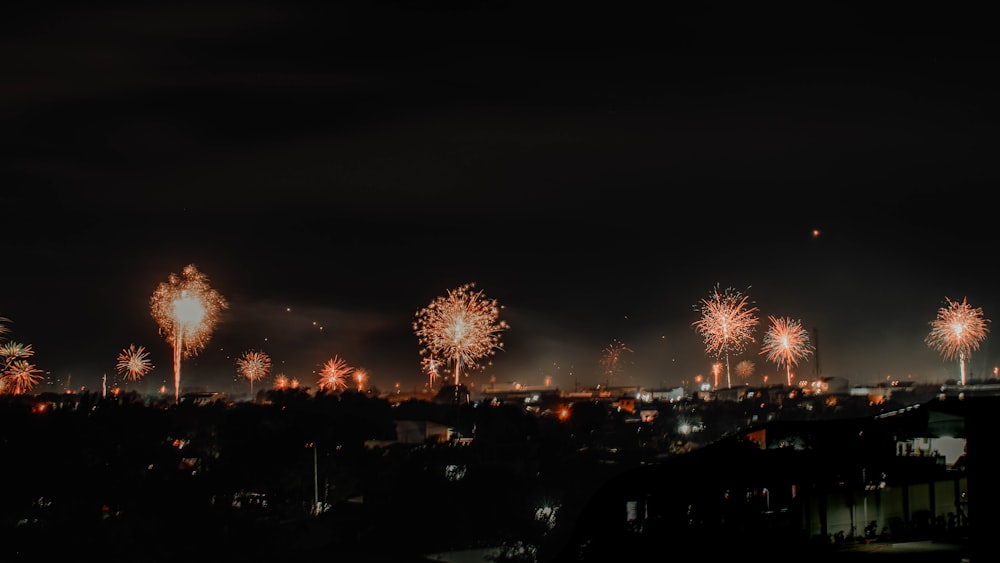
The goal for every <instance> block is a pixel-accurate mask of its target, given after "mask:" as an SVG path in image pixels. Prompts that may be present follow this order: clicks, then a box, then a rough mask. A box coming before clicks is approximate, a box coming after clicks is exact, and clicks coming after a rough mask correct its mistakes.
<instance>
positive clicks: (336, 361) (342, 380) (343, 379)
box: [318, 356, 354, 391]
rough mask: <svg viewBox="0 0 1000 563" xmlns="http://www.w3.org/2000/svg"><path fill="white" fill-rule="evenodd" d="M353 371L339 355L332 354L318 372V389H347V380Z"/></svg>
mask: <svg viewBox="0 0 1000 563" xmlns="http://www.w3.org/2000/svg"><path fill="white" fill-rule="evenodd" d="M353 373H354V368H353V367H351V366H349V365H347V362H346V361H344V359H343V358H341V357H340V356H334V357H332V358H330V359H329V360H327V361H326V363H325V364H323V368H322V369H321V370H320V372H319V382H318V383H319V390H320V391H337V390H344V389H347V380H348V378H350V377H351V374H353Z"/></svg>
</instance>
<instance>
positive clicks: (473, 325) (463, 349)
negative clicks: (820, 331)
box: [413, 283, 509, 392]
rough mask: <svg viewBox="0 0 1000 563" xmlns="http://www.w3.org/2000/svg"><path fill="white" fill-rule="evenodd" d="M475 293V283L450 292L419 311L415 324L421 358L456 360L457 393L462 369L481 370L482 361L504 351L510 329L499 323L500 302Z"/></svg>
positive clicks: (503, 323) (480, 293) (480, 292)
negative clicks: (503, 340) (426, 356)
mask: <svg viewBox="0 0 1000 563" xmlns="http://www.w3.org/2000/svg"><path fill="white" fill-rule="evenodd" d="M474 289H475V284H474V283H467V284H465V285H462V286H459V287H458V288H456V289H453V290H449V291H448V294H447V295H446V296H443V297H438V298H436V299H435V300H434V301H432V302H431V303H430V305H428V306H427V307H424V308H423V309H421V310H419V311H417V314H416V320H415V321H414V323H413V330H414V332H415V333H416V335H417V339H418V343H419V344H420V345H421V346H422V348H421V350H420V354H421V355H427V354H429V355H430V356H431V357H445V358H451V359H453V360H454V373H455V390H456V392H457V391H458V384H459V380H460V379H459V377H460V374H461V370H462V366H465V368H466V369H467V370H474V369H476V368H479V367H480V364H479V359H480V358H483V357H485V356H492V355H494V354H495V353H496V351H497V350H502V349H503V343H502V342H501V341H500V336H501V333H502V332H503V331H505V330H507V329H508V328H509V326H508V325H507V322H506V321H503V320H500V319H499V317H500V310H501V309H502V307H501V306H500V305H498V304H497V301H496V299H487V298H486V297H484V296H483V292H482V291H474Z"/></svg>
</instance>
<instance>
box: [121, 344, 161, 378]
mask: <svg viewBox="0 0 1000 563" xmlns="http://www.w3.org/2000/svg"><path fill="white" fill-rule="evenodd" d="M115 367H116V368H117V369H118V375H119V376H121V377H123V378H124V379H125V380H126V381H138V380H139V379H142V378H143V377H144V376H145V375H146V374H147V373H149V372H150V371H151V370H152V369H153V368H154V367H155V366H153V363H152V362H151V361H150V359H149V352H147V351H146V348H145V347H143V346H139V347H136V345H135V344H129V346H128V348H123V349H122V351H121V353H119V354H118V363H117V364H116V366H115Z"/></svg>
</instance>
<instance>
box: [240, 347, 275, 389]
mask: <svg viewBox="0 0 1000 563" xmlns="http://www.w3.org/2000/svg"><path fill="white" fill-rule="evenodd" d="M236 372H237V373H238V374H239V375H240V377H242V378H244V379H246V380H247V381H249V382H250V398H251V399H253V382H254V381H260V380H261V379H264V377H265V376H267V374H269V373H271V357H270V356H268V355H267V354H265V353H264V352H258V351H255V350H248V351H246V352H243V355H242V356H240V357H239V358H237V359H236Z"/></svg>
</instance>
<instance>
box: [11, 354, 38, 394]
mask: <svg viewBox="0 0 1000 563" xmlns="http://www.w3.org/2000/svg"><path fill="white" fill-rule="evenodd" d="M42 379H43V376H42V370H40V369H38V368H36V367H35V365H34V364H32V363H29V362H28V360H14V361H12V362H10V364H9V365H8V366H7V367H6V369H5V370H4V375H3V385H2V387H3V389H5V390H7V391H9V392H10V393H12V394H14V395H21V394H24V393H27V392H29V391H31V390H32V389H33V388H34V387H35V385H38V383H39V382H41V381H42Z"/></svg>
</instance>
